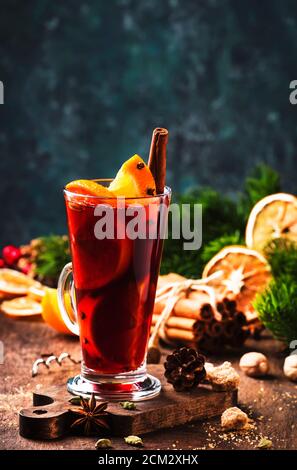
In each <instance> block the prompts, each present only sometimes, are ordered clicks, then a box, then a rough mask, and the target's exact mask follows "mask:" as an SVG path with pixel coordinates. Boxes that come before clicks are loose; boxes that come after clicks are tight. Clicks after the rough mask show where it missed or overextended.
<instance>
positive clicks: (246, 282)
mask: <svg viewBox="0 0 297 470" xmlns="http://www.w3.org/2000/svg"><path fill="white" fill-rule="evenodd" d="M209 276H211V279H210V280H208V282H207V284H208V285H210V286H212V287H214V289H215V291H216V292H217V294H218V295H219V296H220V297H222V298H223V297H229V298H233V299H235V300H236V301H237V305H238V309H239V310H242V311H244V312H246V311H252V310H253V308H252V306H251V302H252V301H253V300H254V297H255V295H256V294H257V293H258V292H261V291H262V290H263V289H264V288H265V287H266V286H267V284H268V282H269V280H270V279H271V273H270V267H269V264H268V263H267V261H266V259H265V258H264V256H262V255H261V254H260V253H259V252H258V251H255V250H251V249H249V248H246V247H245V246H239V245H232V246H227V247H225V248H223V249H222V250H221V251H219V253H217V254H216V255H215V256H214V257H213V258H212V259H211V260H210V261H209V262H208V263H207V265H206V266H205V268H204V271H203V274H202V277H203V278H206V277H209Z"/></svg>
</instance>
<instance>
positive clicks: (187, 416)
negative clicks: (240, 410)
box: [19, 365, 237, 439]
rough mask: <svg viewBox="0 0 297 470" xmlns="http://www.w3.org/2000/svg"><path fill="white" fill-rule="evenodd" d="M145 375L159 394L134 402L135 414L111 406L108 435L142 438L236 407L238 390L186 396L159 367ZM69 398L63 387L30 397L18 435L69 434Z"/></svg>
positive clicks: (207, 390)
mask: <svg viewBox="0 0 297 470" xmlns="http://www.w3.org/2000/svg"><path fill="white" fill-rule="evenodd" d="M148 372H149V373H150V374H152V375H155V376H156V377H158V378H159V380H160V381H161V384H162V391H161V393H160V395H159V396H157V397H156V398H153V399H151V400H147V401H142V402H136V410H133V411H132V410H125V409H123V408H122V407H121V405H120V404H119V403H110V404H109V405H108V408H107V411H108V412H109V413H110V427H111V433H110V434H111V435H113V436H128V435H130V434H134V435H141V434H145V433H148V432H152V431H155V430H157V429H162V428H169V427H173V426H178V425H180V424H186V423H190V422H192V421H197V420H207V419H208V418H211V417H214V416H218V415H220V414H221V413H223V411H224V410H225V409H226V408H229V407H231V406H234V405H235V404H236V403H237V390H235V391H227V392H215V391H213V390H211V388H210V387H208V386H206V385H203V386H199V387H198V388H196V389H194V390H191V391H189V392H176V391H175V390H174V389H173V387H172V386H171V385H170V384H168V383H167V382H166V379H164V376H163V372H164V367H163V366H162V365H150V366H148ZM71 396H72V395H70V393H69V392H67V390H66V384H63V385H58V386H56V387H51V388H49V389H47V390H45V391H42V392H39V391H38V392H34V393H33V406H32V407H31V408H26V409H23V410H21V411H20V413H19V430H20V435H21V436H23V437H26V438H30V439H55V438H58V437H62V436H64V435H66V434H68V433H69V428H70V424H71V414H70V413H69V407H70V406H72V407H73V405H71V404H70V403H69V400H70V398H71Z"/></svg>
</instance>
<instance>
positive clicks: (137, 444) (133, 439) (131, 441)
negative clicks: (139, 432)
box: [124, 436, 143, 447]
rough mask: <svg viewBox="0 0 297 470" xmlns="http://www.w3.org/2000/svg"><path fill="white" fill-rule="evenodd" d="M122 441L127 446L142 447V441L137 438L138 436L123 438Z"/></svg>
mask: <svg viewBox="0 0 297 470" xmlns="http://www.w3.org/2000/svg"><path fill="white" fill-rule="evenodd" d="M124 440H125V442H126V444H128V445H129V446H135V447H142V446H143V440H142V439H141V437H138V436H127V437H124Z"/></svg>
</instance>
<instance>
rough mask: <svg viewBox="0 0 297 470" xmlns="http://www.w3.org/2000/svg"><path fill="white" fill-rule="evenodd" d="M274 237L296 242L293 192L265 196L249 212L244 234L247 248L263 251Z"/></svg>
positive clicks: (296, 209)
mask: <svg viewBox="0 0 297 470" xmlns="http://www.w3.org/2000/svg"><path fill="white" fill-rule="evenodd" d="M276 238H287V239H289V240H292V241H295V242H297V198H296V197H295V196H293V194H286V193H277V194H271V195H270V196H266V197H264V199H261V201H259V202H257V204H256V205H255V206H254V208H253V209H252V211H251V213H250V216H249V219H248V223H247V226H246V235H245V241H246V244H247V246H248V247H249V248H254V249H255V250H258V251H263V250H264V248H265V246H266V245H267V243H268V242H269V241H271V240H273V239H276Z"/></svg>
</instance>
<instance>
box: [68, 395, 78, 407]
mask: <svg viewBox="0 0 297 470" xmlns="http://www.w3.org/2000/svg"><path fill="white" fill-rule="evenodd" d="M68 401H69V403H71V405H75V406H80V405H81V397H80V396H76V397H72V398H70V400H68Z"/></svg>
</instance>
